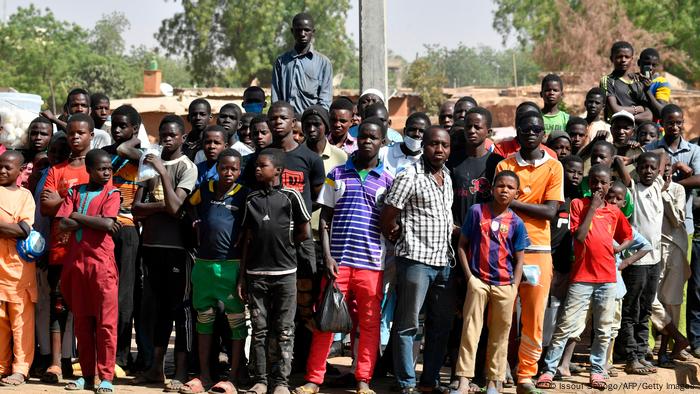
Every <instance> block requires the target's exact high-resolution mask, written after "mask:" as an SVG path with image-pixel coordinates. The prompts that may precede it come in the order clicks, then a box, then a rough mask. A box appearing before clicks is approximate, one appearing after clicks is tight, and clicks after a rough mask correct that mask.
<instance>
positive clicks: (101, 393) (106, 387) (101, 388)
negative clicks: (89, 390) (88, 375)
mask: <svg viewBox="0 0 700 394" xmlns="http://www.w3.org/2000/svg"><path fill="white" fill-rule="evenodd" d="M95 392H96V393H97V394H108V393H113V392H114V385H112V382H110V381H109V380H103V381H101V382H100V384H99V385H98V386H97V390H95Z"/></svg>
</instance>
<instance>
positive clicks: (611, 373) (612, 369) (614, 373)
mask: <svg viewBox="0 0 700 394" xmlns="http://www.w3.org/2000/svg"><path fill="white" fill-rule="evenodd" d="M619 375H620V373H619V371H618V370H617V368H615V367H610V369H608V376H610V377H611V378H616V377H618V376H619Z"/></svg>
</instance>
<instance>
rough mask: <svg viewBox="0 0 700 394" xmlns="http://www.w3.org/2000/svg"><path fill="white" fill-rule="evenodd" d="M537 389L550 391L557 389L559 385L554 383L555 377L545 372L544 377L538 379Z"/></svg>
mask: <svg viewBox="0 0 700 394" xmlns="http://www.w3.org/2000/svg"><path fill="white" fill-rule="evenodd" d="M535 388H538V389H550V390H551V389H555V388H557V384H556V383H554V375H552V374H551V373H549V372H545V373H543V374H542V375H540V377H539V378H537V382H536V383H535Z"/></svg>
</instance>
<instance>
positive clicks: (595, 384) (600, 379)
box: [589, 373, 606, 390]
mask: <svg viewBox="0 0 700 394" xmlns="http://www.w3.org/2000/svg"><path fill="white" fill-rule="evenodd" d="M589 383H590V385H591V388H592V389H596V390H605V387H606V383H605V376H603V375H602V374H599V373H592V374H591V379H590V382H589Z"/></svg>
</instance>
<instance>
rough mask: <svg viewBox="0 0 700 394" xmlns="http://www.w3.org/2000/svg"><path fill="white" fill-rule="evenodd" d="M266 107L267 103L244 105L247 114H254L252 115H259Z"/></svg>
mask: <svg viewBox="0 0 700 394" xmlns="http://www.w3.org/2000/svg"><path fill="white" fill-rule="evenodd" d="M264 105H265V103H247V104H243V109H244V110H245V112H252V113H256V114H259V113H261V112H262V110H263V106H264Z"/></svg>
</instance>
